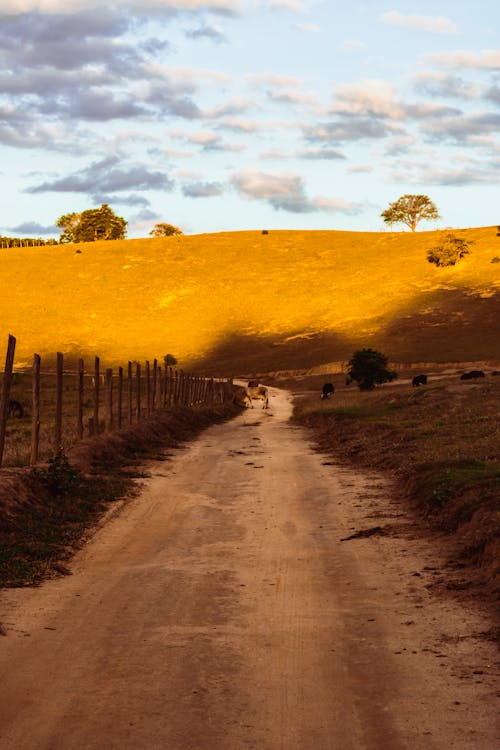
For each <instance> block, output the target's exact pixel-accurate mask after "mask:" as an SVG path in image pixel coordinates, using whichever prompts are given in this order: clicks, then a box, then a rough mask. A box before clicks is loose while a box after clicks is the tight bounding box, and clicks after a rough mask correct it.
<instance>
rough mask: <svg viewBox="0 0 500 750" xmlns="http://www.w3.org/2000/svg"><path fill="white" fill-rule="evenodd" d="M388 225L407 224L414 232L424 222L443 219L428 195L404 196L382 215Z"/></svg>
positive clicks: (391, 204)
mask: <svg viewBox="0 0 500 750" xmlns="http://www.w3.org/2000/svg"><path fill="white" fill-rule="evenodd" d="M380 215H381V216H382V218H383V220H384V221H385V223H386V224H399V223H402V224H406V226H407V227H409V228H410V229H411V231H412V232H414V231H415V230H416V228H417V224H418V223H419V222H420V221H422V220H425V221H435V220H436V219H439V218H441V217H440V216H439V213H438V210H437V208H436V206H435V205H434V203H433V202H432V201H431V199H430V198H429V197H428V196H427V195H402V196H401V198H398V200H397V201H394V203H390V204H389V208H386V210H385V211H382V213H381V214H380Z"/></svg>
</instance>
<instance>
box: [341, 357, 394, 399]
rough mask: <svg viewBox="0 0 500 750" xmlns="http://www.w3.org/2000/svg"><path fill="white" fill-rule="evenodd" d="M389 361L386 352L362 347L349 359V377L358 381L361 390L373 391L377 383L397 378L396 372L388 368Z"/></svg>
mask: <svg viewBox="0 0 500 750" xmlns="http://www.w3.org/2000/svg"><path fill="white" fill-rule="evenodd" d="M387 362H388V358H387V357H386V356H385V354H382V353H381V352H377V351H375V349H361V350H360V351H357V352H354V354H353V355H352V357H351V359H350V360H349V370H348V374H349V377H350V379H351V380H355V381H356V382H357V384H358V387H359V390H360V391H372V390H373V389H374V388H375V383H388V382H390V381H391V380H395V379H396V378H397V374H396V373H395V372H393V371H392V370H387V367H386V366H387Z"/></svg>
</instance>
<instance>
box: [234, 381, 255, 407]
mask: <svg viewBox="0 0 500 750" xmlns="http://www.w3.org/2000/svg"><path fill="white" fill-rule="evenodd" d="M233 404H236V406H242V407H244V408H246V409H250V408H252V399H251V398H250V396H249V395H248V393H247V391H246V388H242V387H241V386H240V387H238V388H235V391H234V396H233Z"/></svg>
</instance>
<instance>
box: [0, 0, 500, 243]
mask: <svg viewBox="0 0 500 750" xmlns="http://www.w3.org/2000/svg"><path fill="white" fill-rule="evenodd" d="M499 29H500V5H499V4H498V2H497V0H476V1H475V2H471V0H453V2H452V1H451V0H449V1H448V0H420V2H418V3H413V2H403V0H350V1H349V2H345V0H338V1H337V0H117V1H114V0H108V2H106V3H104V4H103V3H97V2H96V0H0V187H1V191H2V202H1V211H0V234H3V235H8V236H18V237H20V236H22V237H27V236H33V237H44V238H48V237H50V236H54V237H57V236H58V235H59V232H60V230H59V229H58V228H57V227H56V226H55V222H56V220H57V219H58V217H60V216H61V215H63V214H66V213H70V212H81V211H83V210H86V209H89V208H96V207H99V206H100V205H101V204H102V203H108V204H109V205H110V206H111V208H112V209H113V211H115V213H116V214H118V215H119V216H122V217H123V218H125V219H126V220H127V222H128V227H127V236H128V237H131V238H133V237H147V236H148V235H149V232H150V231H151V229H152V228H153V226H154V225H155V224H156V223H158V222H168V223H171V224H174V225H176V226H178V227H180V228H181V229H182V230H183V231H184V232H185V233H189V234H192V233H196V234H199V233H205V232H219V231H237V230H246V229H268V230H269V229H342V230H354V231H374V232H378V231H384V230H386V229H387V228H388V227H387V225H385V224H384V222H383V220H382V218H381V216H380V214H381V212H382V211H383V210H385V209H386V208H387V207H388V205H389V203H392V202H394V201H396V200H397V199H398V198H399V197H400V196H401V195H404V194H408V193H409V194H425V195H428V196H429V198H430V199H431V200H432V201H433V202H434V203H435V205H436V206H437V208H438V210H439V213H440V216H441V218H440V219H439V220H438V221H436V222H428V223H422V224H420V225H419V229H424V230H425V229H435V228H448V227H477V226H491V225H494V224H498V222H499V221H500V206H499V186H498V174H499V172H500V138H499V132H500V46H499V40H500V32H499ZM397 228H398V229H402V228H403V227H402V226H401V225H399V226H398V227H397Z"/></svg>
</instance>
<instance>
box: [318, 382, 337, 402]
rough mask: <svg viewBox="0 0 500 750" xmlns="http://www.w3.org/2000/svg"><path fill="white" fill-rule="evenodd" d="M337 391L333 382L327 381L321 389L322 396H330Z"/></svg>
mask: <svg viewBox="0 0 500 750" xmlns="http://www.w3.org/2000/svg"><path fill="white" fill-rule="evenodd" d="M334 393H335V388H334V386H333V383H325V384H324V386H323V390H322V391H321V398H330V396H333V394H334Z"/></svg>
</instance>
